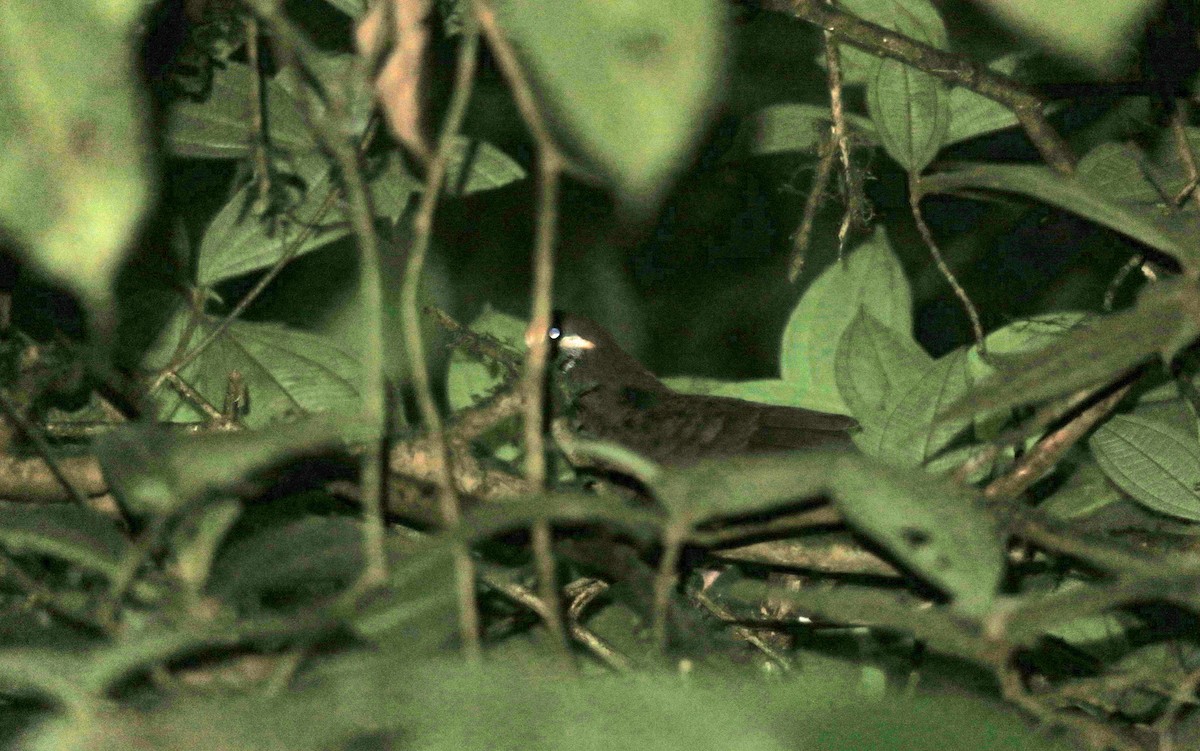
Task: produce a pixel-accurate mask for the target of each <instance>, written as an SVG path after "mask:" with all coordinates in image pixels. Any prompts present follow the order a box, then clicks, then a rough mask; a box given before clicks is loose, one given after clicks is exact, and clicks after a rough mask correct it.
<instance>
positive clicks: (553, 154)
mask: <svg viewBox="0 0 1200 751" xmlns="http://www.w3.org/2000/svg"><path fill="white" fill-rule="evenodd" d="M475 15H476V17H477V18H478V19H479V25H480V28H481V29H482V30H483V33H484V34H485V35H486V36H487V40H488V46H489V48H490V49H491V51H492V54H493V55H494V56H495V58H496V61H497V63H499V65H500V69H501V70H502V71H503V73H504V76H505V78H506V79H507V80H508V84H509V89H510V90H511V91H512V94H513V99H514V100H515V101H516V103H517V109H518V110H519V111H520V113H521V118H522V119H523V120H524V122H525V125H526V127H528V128H529V132H530V135H532V136H533V139H534V142H535V143H536V144H537V149H538V178H539V179H538V207H537V228H536V239H535V244H534V259H533V280H534V281H533V303H532V311H531V315H530V318H531V321H530V330H531V331H533V332H535V334H536V336H534V337H533V338H532V345H531V346H530V348H529V353H528V358H527V360H526V369H525V381H524V384H523V390H524V392H525V476H526V479H527V480H528V481H529V484H530V485H531V486H532V487H534V488H542V487H544V486H545V484H546V447H545V435H544V433H543V427H544V424H543V416H544V412H545V399H544V396H545V394H544V389H545V377H546V362H547V360H548V359H549V349H550V346H549V341H548V340H547V338H546V336H545V332H546V331H547V330H548V329H549V328H550V312H551V305H552V303H551V290H552V286H553V282H554V236H555V233H556V224H557V221H558V182H559V179H560V177H561V175H562V171H563V168H564V166H565V164H566V161H565V159H564V157H563V155H562V153H561V152H560V151H559V149H558V146H557V145H556V143H555V141H554V138H553V136H552V135H551V133H550V129H549V126H548V123H547V121H546V118H545V116H544V114H543V113H542V111H541V109H540V108H539V107H538V105H537V102H536V100H535V98H534V94H533V88H532V87H531V86H530V84H529V81H528V80H527V79H526V77H525V72H524V70H523V69H522V67H521V64H520V62H519V61H518V60H517V56H516V53H515V51H514V50H513V48H512V45H511V44H510V43H509V41H508V38H507V37H506V36H505V34H504V31H503V30H502V29H501V28H500V24H499V22H498V20H497V19H496V14H495V11H494V10H493V9H492V8H491V6H490V5H489V4H488V3H487V2H484V1H483V0H476V2H475ZM551 542H552V539H551V534H550V525H549V522H546V521H539V522H537V523H535V524H534V526H533V530H532V544H533V553H534V557H535V559H536V562H537V567H538V587H539V594H540V595H541V597H542V599H543V600H545V602H546V603H547V604H548V605H549V606H550V607H551V608H552V609H553V611H554V614H553V616H552V617H551V619H550V621H549V622H548V625H549V626H550V629H551V631H552V632H553V634H554V638H555V642H556V644H557V645H558V647H559V649H560V652H561V654H562V655H563V656H564V658H568V656H569V645H568V643H567V634H566V629H565V628H564V627H563V622H562V603H561V599H560V598H559V595H558V584H557V577H556V575H555V566H554V555H553V549H552V545H551Z"/></svg>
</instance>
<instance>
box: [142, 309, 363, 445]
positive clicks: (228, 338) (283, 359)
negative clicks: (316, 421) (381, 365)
mask: <svg viewBox="0 0 1200 751" xmlns="http://www.w3.org/2000/svg"><path fill="white" fill-rule="evenodd" d="M191 317H192V316H191V314H190V313H189V312H187V311H186V310H182V311H180V312H179V313H177V314H176V315H175V316H174V318H173V319H172V320H171V322H170V323H169V324H168V325H167V326H166V327H165V328H164V330H163V332H162V333H161V334H160V336H159V338H158V340H157V342H156V344H155V345H154V347H153V348H152V349H151V350H150V351H149V352H147V354H146V356H145V359H144V360H143V363H142V367H143V368H145V369H146V370H149V371H152V372H153V371H157V370H159V369H160V368H162V367H164V366H165V365H167V364H168V362H170V360H171V357H172V356H173V355H174V353H175V351H176V349H177V348H178V346H179V343H180V338H181V337H182V336H183V335H184V332H185V331H186V330H187V324H188V319H189V318H191ZM193 322H194V324H195V328H194V330H193V331H191V336H190V337H189V338H188V341H187V342H186V345H187V346H186V348H185V349H187V350H190V349H191V348H192V347H195V346H196V345H197V344H198V343H199V342H200V341H201V340H203V339H204V338H205V337H207V336H208V334H209V333H210V332H211V331H213V330H214V329H215V328H216V326H217V324H218V323H219V321H218V320H217V319H215V318H212V317H209V316H207V315H200V316H198V317H196V318H195V319H194V321H193ZM359 370H360V368H359V364H358V360H357V359H356V358H355V357H354V356H352V355H351V354H350V353H348V352H347V351H346V350H345V349H343V348H342V347H341V346H339V345H338V343H336V342H334V341H332V340H330V339H328V338H326V337H322V336H318V335H316V334H310V333H307V332H304V331H299V330H297V329H293V328H289V327H287V326H281V325H278V324H272V323H256V322H249V321H235V322H233V323H232V324H231V325H230V326H229V328H228V329H227V330H226V331H225V333H224V334H222V335H221V336H220V337H218V338H217V340H216V341H215V342H213V344H212V345H211V346H209V347H208V348H207V349H205V350H204V352H202V353H201V354H200V355H199V356H198V357H197V358H196V359H195V360H193V361H192V362H191V363H190V364H188V365H187V366H185V367H184V368H183V369H182V371H181V372H180V374H179V375H180V377H181V378H183V380H184V381H186V382H187V383H189V384H191V385H192V387H193V388H195V389H196V390H197V391H198V392H199V393H200V394H201V395H202V396H204V398H205V399H207V400H208V402H209V403H210V404H212V405H213V406H216V407H217V408H218V409H219V408H220V405H222V404H223V403H224V399H225V393H226V390H227V387H228V382H229V375H230V373H232V372H233V371H237V372H239V373H241V375H242V378H243V380H244V383H245V384H246V387H247V390H248V391H249V395H250V409H249V412H248V413H247V414H246V415H245V417H244V420H243V421H244V423H245V425H246V427H248V428H259V427H263V426H266V425H268V424H270V423H271V422H273V421H275V420H277V419H279V418H281V417H285V416H289V415H290V416H296V415H300V414H304V413H310V412H329V413H331V414H334V415H341V416H343V417H345V416H347V415H357V414H358V410H359V396H358V390H359V387H360V384H361V382H362V377H361V375H360V373H359ZM156 399H157V402H158V405H159V413H158V415H159V419H162V420H168V421H173V422H196V421H200V420H202V419H204V417H203V415H202V413H201V412H200V411H199V410H197V409H196V408H195V407H193V406H192V405H191V404H188V403H187V402H186V401H185V400H184V399H182V398H181V397H180V396H179V395H178V394H176V393H175V392H173V391H171V390H170V389H169V388H163V389H161V390H160V391H159V392H158V394H157V395H156Z"/></svg>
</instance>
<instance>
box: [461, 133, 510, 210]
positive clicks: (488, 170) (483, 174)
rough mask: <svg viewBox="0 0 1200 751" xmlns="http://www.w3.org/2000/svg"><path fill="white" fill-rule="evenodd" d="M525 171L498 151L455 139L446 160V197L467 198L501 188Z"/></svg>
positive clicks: (486, 144)
mask: <svg viewBox="0 0 1200 751" xmlns="http://www.w3.org/2000/svg"><path fill="white" fill-rule="evenodd" d="M525 175H526V173H525V169H524V168H523V167H522V166H521V165H519V164H517V162H516V160H514V159H513V158H512V157H510V156H509V155H508V154H505V153H504V152H503V151H501V150H500V149H498V148H496V147H495V146H493V145H491V144H490V143H487V142H486V141H479V140H476V139H473V138H467V137H465V136H457V137H456V138H455V139H454V146H453V148H452V149H451V151H450V157H449V159H447V160H446V179H445V183H444V184H445V186H446V194H447V195H450V196H468V195H471V194H472V193H479V192H481V191H485V190H493V189H495V188H503V187H504V186H505V185H508V184H509V183H513V182H516V181H517V180H522V179H524V178H525Z"/></svg>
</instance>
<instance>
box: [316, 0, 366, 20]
mask: <svg viewBox="0 0 1200 751" xmlns="http://www.w3.org/2000/svg"><path fill="white" fill-rule="evenodd" d="M325 2H327V3H329V4H330V5H332V6H333V7H335V8H337V9H338V10H340V11H341V12H343V13H345V14H346V15H347V16H350V17H351V18H353V19H356V20H357V19H360V18H362V17H363V16H364V15H366V12H367V0H325Z"/></svg>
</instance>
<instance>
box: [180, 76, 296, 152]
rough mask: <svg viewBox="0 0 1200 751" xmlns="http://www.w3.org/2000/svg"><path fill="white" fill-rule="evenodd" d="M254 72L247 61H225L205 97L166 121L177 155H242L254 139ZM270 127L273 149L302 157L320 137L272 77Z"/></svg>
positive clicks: (269, 81)
mask: <svg viewBox="0 0 1200 751" xmlns="http://www.w3.org/2000/svg"><path fill="white" fill-rule="evenodd" d="M252 76H253V73H252V72H251V70H250V66H248V65H246V64H245V63H235V62H229V63H226V65H225V67H224V68H223V69H221V70H218V71H216V72H215V73H214V75H213V82H212V90H211V91H210V92H209V95H208V98H207V99H205V100H204V101H203V102H192V101H187V100H183V101H180V102H179V103H177V104H176V105H175V107H174V108H173V109H172V110H171V114H170V117H169V118H168V120H167V131H166V132H167V145H168V146H169V147H170V149H171V152H172V153H174V154H175V155H176V156H184V157H191V158H193V159H242V158H245V157H248V156H249V155H250V153H251V149H252V146H253V144H254V139H255V134H254V133H253V131H252V130H251V122H252V121H251V118H250V114H251V109H250V92H251V90H252V88H251V83H252V80H253V79H252ZM264 83H265V84H266V103H265V105H264V108H263V112H264V118H265V120H266V122H265V127H266V130H267V134H268V136H269V138H270V145H271V148H272V149H279V150H282V151H283V152H284V153H285V154H288V155H290V156H293V157H299V156H303V155H306V154H310V153H312V152H315V151H316V149H317V145H316V142H315V141H313V138H312V135H311V134H310V132H309V130H308V128H307V127H306V126H305V124H304V118H303V117H302V116H301V114H300V110H299V109H297V106H296V101H295V100H294V99H293V98H292V95H291V94H290V93H289V92H288V91H287V89H286V88H284V86H283V85H282V84H281V83H280V82H279V81H278V80H276V79H274V78H267V79H266V80H265V81H264Z"/></svg>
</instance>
